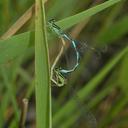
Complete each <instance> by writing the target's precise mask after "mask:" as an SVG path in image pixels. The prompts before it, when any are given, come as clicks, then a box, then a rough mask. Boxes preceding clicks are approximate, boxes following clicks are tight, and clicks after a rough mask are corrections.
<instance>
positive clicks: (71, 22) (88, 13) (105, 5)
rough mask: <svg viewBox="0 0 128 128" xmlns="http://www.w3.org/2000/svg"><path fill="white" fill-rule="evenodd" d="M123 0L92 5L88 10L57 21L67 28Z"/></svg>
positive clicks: (111, 0)
mask: <svg viewBox="0 0 128 128" xmlns="http://www.w3.org/2000/svg"><path fill="white" fill-rule="evenodd" d="M120 1H121V0H109V1H106V2H104V3H102V4H100V5H97V6H95V7H92V8H90V9H88V10H85V11H83V12H81V13H78V14H76V15H73V16H70V17H67V18H65V19H63V20H60V21H58V22H56V24H57V25H59V26H60V27H61V28H62V29H67V28H69V27H71V26H73V25H75V24H77V23H79V22H81V21H83V20H85V18H88V17H90V16H93V15H95V14H96V13H98V12H101V11H103V10H104V9H106V8H108V7H110V6H112V5H114V4H116V3H118V2H120Z"/></svg>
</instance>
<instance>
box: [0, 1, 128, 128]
mask: <svg viewBox="0 0 128 128" xmlns="http://www.w3.org/2000/svg"><path fill="white" fill-rule="evenodd" d="M34 2H35V1H33V0H27V1H20V0H11V1H9V0H1V1H0V35H1V40H0V128H8V127H9V128H15V127H22V126H19V125H21V122H20V121H21V120H20V118H21V116H20V115H21V111H22V109H23V108H24V107H23V103H22V100H23V99H24V98H27V99H28V101H29V105H28V111H27V116H26V119H25V122H26V123H25V126H26V127H28V128H34V127H36V126H35V121H36V120H37V126H38V128H41V127H42V128H45V127H50V125H52V127H54V128H96V127H97V128H127V127H128V109H127V106H128V94H127V89H128V80H127V79H128V78H127V77H128V59H127V57H128V47H127V42H128V6H127V5H128V1H127V0H91V1H90V0H85V1H79V0H65V1H62V0H49V1H45V10H46V11H45V12H46V14H45V12H44V11H41V12H37V15H38V18H39V19H38V18H37V17H36V18H37V20H36V22H35V19H36V18H35V6H34ZM36 2H40V0H37V1H36ZM97 5H98V6H97ZM93 7H94V8H93ZM42 8H43V6H42V7H41V9H42ZM86 10H87V11H86ZM78 14H79V15H78ZM37 15H36V16H37ZM45 15H46V19H45ZM52 18H54V19H56V21H57V22H56V24H57V25H59V26H60V27H61V28H62V29H63V30H64V31H66V32H67V33H68V34H70V35H71V37H73V38H74V39H77V40H79V41H80V42H81V43H80V44H79V45H78V47H79V52H80V55H81V59H80V64H79V67H78V68H77V70H75V71H74V72H73V73H71V74H68V75H67V76H66V79H67V84H66V85H65V86H63V87H61V88H59V87H56V86H52V88H50V87H49V86H48V85H50V83H49V82H50V78H49V77H50V75H49V66H50V65H52V63H53V61H54V59H55V57H56V55H57V53H58V52H59V48H60V46H61V43H60V39H59V38H58V37H57V36H56V35H55V34H54V33H52V32H51V31H50V30H49V28H48V27H47V25H46V26H45V23H46V24H47V21H48V20H50V19H52ZM41 19H42V20H41ZM40 26H41V27H40ZM43 27H44V28H45V30H44V29H43V31H42V29H41V28H43ZM46 28H47V32H46ZM40 29H41V30H40ZM14 35H15V36H14ZM45 37H47V39H46V38H45ZM42 40H43V41H42ZM42 42H43V43H42ZM47 42H48V46H49V57H50V59H49V60H50V63H49V61H48V54H47V48H46V47H47ZM85 43H87V44H88V45H89V46H92V47H95V48H96V49H97V51H98V54H97V53H95V52H93V51H91V50H89V49H88V48H86V46H85ZM41 44H43V45H41ZM45 45H46V46H45ZM40 46H41V47H40ZM44 46H45V48H44ZM35 47H36V48H35ZM34 56H35V57H34ZM47 62H48V63H47ZM74 62H75V57H74V53H73V51H72V48H71V47H70V46H69V45H67V49H66V50H65V53H64V54H63V56H62V57H61V60H60V61H59V63H58V67H66V68H70V67H72V65H73V64H74ZM34 66H35V69H36V71H35V70H34ZM42 71H43V72H42ZM34 72H36V76H35V73H34ZM35 77H36V81H37V82H39V83H40V84H39V85H41V86H37V85H38V83H37V82H36V93H35V82H34V81H35ZM42 85H44V86H42ZM51 85H53V83H51ZM48 87H49V88H48ZM50 89H52V96H51V95H50ZM35 97H36V100H35ZM50 98H52V102H50V100H49V99H50ZM41 101H42V102H41ZM36 105H37V109H36V112H37V117H36V115H35V106H36ZM46 105H47V106H46ZM51 105H52V109H51V108H50V107H51ZM51 110H52V124H51V120H50V117H51V115H50V111H51ZM42 113H45V114H46V115H43V116H42ZM49 120H50V121H49ZM42 121H43V122H42ZM22 122H24V121H22ZM41 122H42V123H41ZM44 123H45V124H44Z"/></svg>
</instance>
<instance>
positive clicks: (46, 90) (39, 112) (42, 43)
mask: <svg viewBox="0 0 128 128" xmlns="http://www.w3.org/2000/svg"><path fill="white" fill-rule="evenodd" d="M41 5H42V6H41ZM35 11H36V19H35V75H36V76H35V77H36V82H35V84H36V85H35V86H36V120H37V122H36V123H37V128H49V127H50V118H49V115H50V73H49V61H48V46H47V38H46V23H45V11H44V2H43V1H41V0H36V10H35Z"/></svg>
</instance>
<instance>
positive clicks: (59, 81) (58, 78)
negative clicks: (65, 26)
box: [48, 19, 98, 87]
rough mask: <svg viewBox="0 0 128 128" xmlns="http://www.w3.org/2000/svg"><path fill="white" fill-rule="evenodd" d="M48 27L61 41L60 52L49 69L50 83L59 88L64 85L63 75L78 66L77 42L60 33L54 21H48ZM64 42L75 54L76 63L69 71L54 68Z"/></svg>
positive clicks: (90, 48) (62, 32)
mask: <svg viewBox="0 0 128 128" xmlns="http://www.w3.org/2000/svg"><path fill="white" fill-rule="evenodd" d="M48 26H49V28H50V29H51V30H52V31H53V32H54V33H56V34H57V35H58V37H59V38H60V39H61V41H62V47H61V50H60V52H59V54H58V55H57V57H56V59H55V61H54V63H53V65H52V67H51V80H52V82H53V83H54V84H55V85H57V86H59V87H60V86H63V85H64V84H65V83H66V79H65V77H64V75H65V74H68V73H71V72H73V71H75V69H76V68H77V67H78V65H79V61H80V53H79V50H78V47H77V46H78V45H79V41H77V40H75V39H73V38H72V37H70V36H69V35H68V34H66V33H65V32H64V31H62V29H61V28H60V27H59V26H57V25H56V24H55V20H54V19H52V20H49V21H48ZM65 42H69V43H70V46H72V47H73V49H74V52H75V56H76V63H75V64H74V66H73V67H72V68H70V69H63V68H60V67H59V68H56V64H57V62H58V61H59V59H60V57H61V56H62V53H63V51H64V46H65ZM84 44H85V46H86V48H87V49H89V50H92V51H94V52H97V50H96V49H95V48H94V47H90V46H88V45H87V44H86V43H84ZM97 53H98V52H97Z"/></svg>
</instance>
